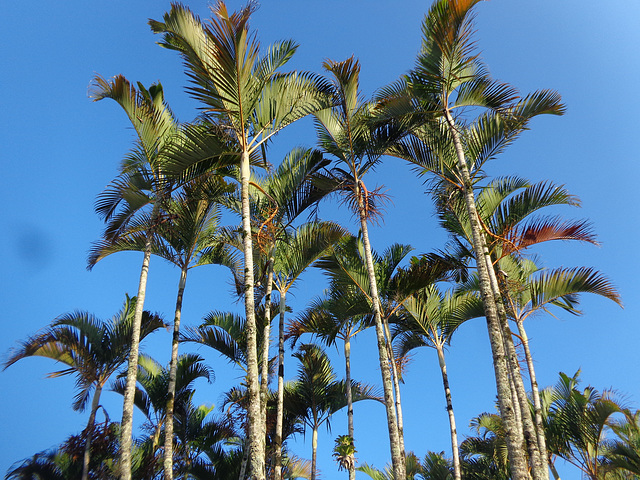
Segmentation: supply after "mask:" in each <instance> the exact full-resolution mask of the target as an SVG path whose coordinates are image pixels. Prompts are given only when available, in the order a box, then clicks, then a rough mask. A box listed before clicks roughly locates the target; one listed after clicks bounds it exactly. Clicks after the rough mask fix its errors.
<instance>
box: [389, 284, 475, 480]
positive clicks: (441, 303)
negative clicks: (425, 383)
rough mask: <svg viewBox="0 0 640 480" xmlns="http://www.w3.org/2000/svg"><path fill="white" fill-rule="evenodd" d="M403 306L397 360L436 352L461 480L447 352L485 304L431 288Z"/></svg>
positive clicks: (396, 326) (456, 471)
mask: <svg viewBox="0 0 640 480" xmlns="http://www.w3.org/2000/svg"><path fill="white" fill-rule="evenodd" d="M403 306H404V309H403V310H402V311H401V312H400V314H399V315H398V319H397V320H396V322H394V334H393V337H394V343H395V349H396V352H397V353H396V357H397V358H399V359H403V358H406V357H407V356H408V355H409V354H410V353H411V352H412V351H413V350H414V349H416V348H419V347H432V348H434V349H435V350H436V352H437V354H438V363H439V365H440V373H441V374H442V384H443V387H444V393H445V399H446V402H447V412H448V414H449V426H450V430H451V451H452V454H453V470H454V478H455V479H456V480H460V479H461V478H462V474H461V470H460V455H459V453H458V434H457V429H456V421H455V416H454V413H453V402H452V400H451V389H450V388H449V376H448V374H447V365H446V362H445V355H444V350H445V347H446V346H447V345H449V344H450V342H451V337H452V336H453V334H454V333H455V331H456V330H457V329H458V327H459V326H460V325H461V324H462V323H464V322H465V321H467V320H470V319H472V318H478V317H481V316H483V315H484V310H483V306H482V301H481V300H480V298H479V297H478V296H477V295H475V294H474V293H459V294H450V293H447V294H443V293H441V292H440V291H439V290H438V288H437V287H435V286H430V287H427V288H425V289H423V290H421V291H420V292H418V293H417V294H416V295H414V296H412V297H411V298H409V299H407V300H406V301H405V302H404V304H403Z"/></svg>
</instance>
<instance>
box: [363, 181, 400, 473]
mask: <svg viewBox="0 0 640 480" xmlns="http://www.w3.org/2000/svg"><path fill="white" fill-rule="evenodd" d="M355 193H356V196H357V198H358V210H359V212H358V213H359V215H360V229H361V230H362V241H363V243H364V253H365V261H366V264H367V265H366V267H367V272H368V274H369V284H370V285H369V287H370V290H371V304H372V308H373V317H374V321H375V327H376V339H377V343H378V359H379V363H380V372H381V374H382V388H383V391H384V404H385V408H386V411H387V428H388V430H389V447H390V450H391V463H392V466H393V475H394V478H395V480H405V478H406V465H405V460H404V457H403V456H402V449H401V447H400V435H399V432H398V417H397V413H396V409H395V404H394V398H393V382H392V380H391V373H390V367H389V363H388V362H389V361H390V359H389V356H388V355H387V340H386V339H385V335H384V327H383V326H382V316H381V314H380V301H379V299H378V285H377V282H376V274H375V269H374V267H373V256H372V254H371V245H370V243H369V230H368V228H367V217H366V213H365V209H364V203H363V199H362V196H361V194H360V185H359V183H358V184H356V192H355Z"/></svg>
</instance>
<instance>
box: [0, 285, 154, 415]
mask: <svg viewBox="0 0 640 480" xmlns="http://www.w3.org/2000/svg"><path fill="white" fill-rule="evenodd" d="M135 302H136V299H135V297H133V298H129V297H127V299H126V301H125V304H124V308H123V309H122V310H121V311H120V312H119V313H118V314H117V315H115V316H114V317H113V318H112V319H111V320H108V321H103V320H100V319H98V318H96V317H95V316H94V315H91V314H90V313H87V312H80V311H77V312H73V313H69V314H65V315H62V316H60V317H58V318H57V319H56V320H54V321H53V323H52V324H51V326H50V327H48V328H47V329H45V330H44V332H43V333H40V334H38V335H35V336H33V337H30V338H28V339H27V340H25V341H24V342H22V343H21V345H20V346H19V347H18V348H15V349H14V350H12V352H11V353H10V356H9V359H8V360H7V361H6V362H5V363H4V365H3V367H4V368H7V367H9V366H10V365H13V364H14V363H15V362H17V361H18V360H21V359H23V358H27V357H33V356H38V357H45V358H50V359H52V360H55V361H57V362H60V363H62V364H64V365H65V366H66V367H67V368H64V369H62V370H57V371H54V372H52V373H50V374H49V377H50V378H55V377H58V376H61V375H75V376H76V389H77V394H76V396H75V400H74V403H73V408H74V409H75V410H84V408H85V406H86V404H87V401H88V399H89V397H90V395H91V392H92V391H93V390H94V389H95V388H96V387H97V386H100V387H103V386H104V385H105V384H106V382H107V381H108V379H109V378H110V377H111V376H112V375H113V374H115V373H116V372H117V371H118V370H119V369H120V368H121V367H122V366H123V365H124V364H125V363H126V361H127V358H128V355H129V344H130V338H131V331H132V330H131V329H132V326H131V324H132V320H133V314H134V311H135ZM165 326H166V325H165V324H164V322H163V321H162V317H160V316H159V315H157V314H152V313H150V312H147V311H145V312H144V314H143V317H142V326H141V334H140V337H141V339H143V338H144V337H146V336H147V335H149V334H150V333H152V332H154V331H155V330H157V329H158V328H161V327H165Z"/></svg>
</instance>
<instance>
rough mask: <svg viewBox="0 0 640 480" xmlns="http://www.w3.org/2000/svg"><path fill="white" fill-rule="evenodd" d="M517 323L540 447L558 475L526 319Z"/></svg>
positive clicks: (545, 460) (545, 458)
mask: <svg viewBox="0 0 640 480" xmlns="http://www.w3.org/2000/svg"><path fill="white" fill-rule="evenodd" d="M516 325H517V326H518V334H519V335H520V339H521V340H522V348H523V349H524V356H525V359H526V361H527V369H528V370H529V380H530V382H531V396H532V397H533V408H534V411H535V425H536V433H537V438H538V448H539V449H540V454H541V455H542V456H543V457H544V460H543V461H544V463H545V464H547V465H548V466H549V467H551V472H552V473H553V475H554V477H556V474H557V472H555V473H554V470H555V468H553V464H552V463H551V462H549V457H548V453H547V440H546V438H545V436H544V424H543V421H542V402H541V401H540V389H539V388H538V380H537V379H536V372H535V369H534V367H533V357H532V355H531V349H530V348H529V337H528V336H527V332H526V330H525V329H524V320H523V319H517V320H516ZM556 478H558V477H556Z"/></svg>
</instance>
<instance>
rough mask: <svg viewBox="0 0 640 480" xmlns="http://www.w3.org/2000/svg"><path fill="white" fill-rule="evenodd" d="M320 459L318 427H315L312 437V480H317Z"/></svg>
mask: <svg viewBox="0 0 640 480" xmlns="http://www.w3.org/2000/svg"><path fill="white" fill-rule="evenodd" d="M317 459H318V427H317V426H314V427H313V434H312V437H311V480H316V475H317V472H316V461H317Z"/></svg>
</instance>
